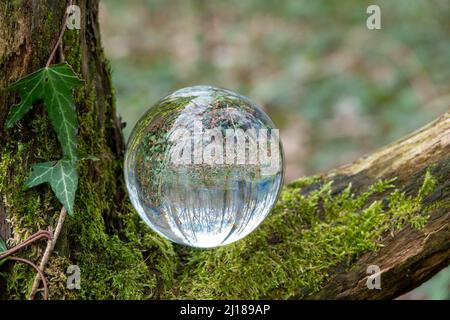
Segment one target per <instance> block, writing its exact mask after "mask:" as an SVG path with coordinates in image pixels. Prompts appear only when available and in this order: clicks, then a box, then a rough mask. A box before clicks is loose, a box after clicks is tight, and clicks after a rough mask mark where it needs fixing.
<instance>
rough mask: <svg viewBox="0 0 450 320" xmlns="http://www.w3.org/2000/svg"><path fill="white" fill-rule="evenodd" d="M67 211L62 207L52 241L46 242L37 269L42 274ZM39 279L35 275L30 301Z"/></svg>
mask: <svg viewBox="0 0 450 320" xmlns="http://www.w3.org/2000/svg"><path fill="white" fill-rule="evenodd" d="M66 215H67V210H66V208H64V207H62V209H61V212H60V213H59V218H58V223H57V224H56V228H55V232H54V233H53V237H52V240H49V241H48V242H47V247H46V248H45V251H44V255H43V256H42V260H41V263H40V264H39V269H40V270H41V271H42V272H45V269H46V267H47V263H48V259H49V258H50V256H51V254H52V253H53V250H54V249H55V244H56V241H57V240H58V238H59V235H60V234H61V230H62V227H63V224H64V220H65V219H66ZM41 279H42V277H40V276H39V275H36V277H35V278H34V282H33V287H32V288H31V293H30V300H33V299H34V297H35V296H36V293H37V291H38V289H39V285H40V284H41ZM44 285H45V284H44Z"/></svg>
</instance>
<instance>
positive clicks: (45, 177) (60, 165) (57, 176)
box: [25, 159, 78, 215]
mask: <svg viewBox="0 0 450 320" xmlns="http://www.w3.org/2000/svg"><path fill="white" fill-rule="evenodd" d="M46 182H48V183H49V184H50V186H51V188H52V190H53V192H54V193H55V195H56V197H57V198H58V200H59V201H60V202H61V203H62V204H63V205H64V207H65V208H66V209H67V212H68V213H69V214H71V215H73V207H74V202H75V192H76V191H77V188H78V173H77V170H76V164H75V163H74V162H73V161H72V160H70V159H63V160H59V161H51V162H42V163H37V164H34V165H33V167H32V172H31V175H30V177H28V179H27V180H26V181H25V185H26V186H27V187H28V188H31V187H34V186H37V185H40V184H42V183H46Z"/></svg>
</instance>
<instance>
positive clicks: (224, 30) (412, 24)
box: [100, 0, 450, 299]
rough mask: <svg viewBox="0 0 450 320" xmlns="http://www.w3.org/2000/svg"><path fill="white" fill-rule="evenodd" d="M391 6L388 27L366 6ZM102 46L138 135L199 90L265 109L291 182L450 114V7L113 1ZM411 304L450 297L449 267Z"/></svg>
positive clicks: (408, 2)
mask: <svg viewBox="0 0 450 320" xmlns="http://www.w3.org/2000/svg"><path fill="white" fill-rule="evenodd" d="M370 4H377V5H379V6H380V8H381V26H382V29H381V30H369V29H367V27H366V19H367V17H368V16H369V15H368V14H367V13H366V9H367V7H368V6H369V5H370ZM100 19H101V27H102V38H103V39H102V40H103V44H104V47H105V50H106V53H107V56H108V58H109V59H110V60H111V66H112V70H113V82H114V86H115V88H116V96H117V106H118V111H119V113H120V115H121V116H122V119H123V120H124V121H125V122H127V127H126V128H125V135H126V138H127V137H128V135H129V133H130V131H131V129H132V128H133V126H134V123H135V122H136V121H137V120H138V119H139V117H140V116H141V115H142V114H143V113H144V112H145V111H146V110H147V108H148V107H150V106H151V105H152V104H153V103H155V102H156V101H157V100H158V99H159V98H161V97H163V96H165V95H167V94H168V93H170V92H172V91H174V90H176V89H179V88H182V87H186V86H191V85H197V84H210V85H215V86H219V87H225V88H228V89H231V90H233V91H236V92H239V93H241V94H243V95H246V96H248V97H250V98H251V99H252V100H254V101H256V102H257V103H259V104H260V105H261V106H262V107H263V109H264V110H265V111H266V112H267V113H268V114H269V115H270V117H271V118H272V119H273V120H274V122H275V123H276V125H277V126H278V127H279V128H280V129H281V137H282V140H283V144H284V147H285V153H286V166H287V171H286V181H290V180H293V179H295V178H297V177H300V176H302V175H307V174H312V173H316V172H318V171H323V170H327V169H329V168H332V167H336V166H338V165H340V164H343V163H346V162H349V161H352V160H354V159H356V158H358V157H359V156H361V155H363V154H365V153H368V152H370V151H372V150H374V149H376V148H377V147H380V146H382V145H385V144H387V143H390V142H393V141H394V140H396V139H398V138H400V137H401V136H403V135H405V134H407V133H409V132H411V131H414V130H416V129H418V128H419V127H420V126H422V125H424V124H426V123H427V122H429V121H430V120H432V119H434V118H436V117H437V116H439V115H440V114H442V113H444V112H445V111H447V110H448V109H449V106H450V86H449V84H450V68H449V67H450V63H449V62H450V41H449V40H450V1H448V0H431V1H430V0H428V1H426V0H423V1H421V0H402V1H399V0H397V1H395V2H394V1H388V0H386V1H360V0H348V1H342V0H341V1H325V0H323V1H318V0H315V1H306V0H304V1H302V0H284V1H280V0H278V1H275V0H273V1H267V0H266V1H264V0H245V1H244V0H227V1H214V0H209V1H207V0H204V1H201V0H190V1H189V0H134V1H120V0H104V1H102V5H101V9H100ZM402 298H405V299H414V298H430V299H450V268H447V269H446V270H444V271H442V272H441V273H440V274H438V275H437V276H435V277H434V278H433V279H432V280H431V281H429V282H428V283H426V284H424V285H423V286H422V287H420V288H418V289H416V290H414V291H413V292H411V293H409V294H407V295H406V296H404V297H402Z"/></svg>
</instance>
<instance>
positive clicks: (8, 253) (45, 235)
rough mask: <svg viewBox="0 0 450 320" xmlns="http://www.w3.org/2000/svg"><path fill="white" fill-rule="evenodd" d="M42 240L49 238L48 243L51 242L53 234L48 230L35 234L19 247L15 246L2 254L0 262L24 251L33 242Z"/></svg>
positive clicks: (0, 254)
mask: <svg viewBox="0 0 450 320" xmlns="http://www.w3.org/2000/svg"><path fill="white" fill-rule="evenodd" d="M42 238H47V239H48V241H51V240H52V234H51V233H50V232H49V231H46V230H41V231H38V232H36V233H35V234H33V235H32V236H30V237H29V238H28V239H26V240H25V241H23V242H21V243H19V244H18V245H17V246H15V247H13V248H11V249H9V250H6V251H5V252H2V253H0V260H2V259H6V258H7V257H9V256H11V255H13V254H14V253H16V252H18V251H20V250H22V249H23V248H25V247H27V246H29V245H30V244H32V243H33V242H35V241H37V240H39V239H42Z"/></svg>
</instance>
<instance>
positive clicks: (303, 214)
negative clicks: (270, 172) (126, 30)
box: [0, 0, 450, 299]
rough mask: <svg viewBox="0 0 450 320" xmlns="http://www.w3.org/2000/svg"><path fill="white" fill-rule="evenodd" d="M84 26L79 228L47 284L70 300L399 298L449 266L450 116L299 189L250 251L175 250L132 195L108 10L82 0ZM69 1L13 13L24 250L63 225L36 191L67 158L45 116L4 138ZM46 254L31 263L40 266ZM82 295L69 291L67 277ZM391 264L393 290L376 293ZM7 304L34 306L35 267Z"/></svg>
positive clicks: (11, 53) (48, 198) (13, 206)
mask: <svg viewBox="0 0 450 320" xmlns="http://www.w3.org/2000/svg"><path fill="white" fill-rule="evenodd" d="M74 4H76V5H78V6H80V8H81V13H82V15H81V17H82V19H81V29H80V30H67V31H66V33H65V36H64V41H63V46H62V52H60V53H59V58H58V59H62V57H63V56H64V57H65V59H66V60H67V62H68V63H69V64H71V65H72V67H73V68H74V70H75V71H76V72H77V73H78V74H79V75H80V77H82V78H83V79H84V80H85V84H84V86H83V87H82V88H80V89H77V90H76V92H75V97H76V108H77V116H78V122H79V130H78V140H79V153H80V154H81V155H94V156H96V157H98V158H99V161H95V162H92V161H83V162H82V163H80V167H79V172H80V183H79V191H78V193H77V198H76V208H75V215H74V216H73V217H68V218H67V220H66V222H65V225H64V228H63V233H62V235H61V237H60V239H59V240H58V243H57V246H56V249H55V252H54V254H53V255H52V257H51V259H50V261H49V264H48V268H47V270H46V276H47V277H48V279H49V282H50V297H51V298H54V299H57V298H66V299H70V298H97V299H102V298H108V299H111V298H122V299H129V298H136V299H151V298H153V299H154V298H289V297H296V298H393V297H396V296H398V295H399V294H401V293H404V292H406V291H407V290H410V289H412V288H414V287H415V286H417V285H419V284H420V283H422V282H423V281H425V280H426V279H428V278H429V277H431V276H432V275H433V274H434V273H436V272H437V271H438V270H440V269H442V268H443V267H444V266H446V265H448V263H449V255H450V248H449V243H450V241H449V240H450V236H449V235H450V232H449V211H450V209H449V201H450V199H449V193H450V192H449V189H450V185H449V183H450V182H449V176H450V160H449V156H448V155H449V151H450V116H449V114H446V115H444V116H443V117H441V118H440V119H439V120H438V121H436V122H434V123H433V124H430V125H429V126H428V127H426V128H424V129H423V130H421V131H418V132H417V133H415V134H413V135H411V136H410V137H407V138H405V139H404V140H402V141H399V142H397V143H395V144H393V145H391V146H388V147H387V148H385V149H383V150H381V151H379V152H377V153H374V154H373V155H371V156H368V157H365V158H363V159H361V160H359V161H357V162H355V163H353V164H351V165H348V166H345V167H343V168H339V169H337V170H334V171H332V172H330V173H326V174H322V175H320V176H317V177H310V178H304V179H301V180H299V181H297V182H294V183H292V184H290V185H289V186H287V187H286V188H285V190H284V191H283V193H282V196H281V199H280V201H279V203H278V205H277V207H276V208H275V209H274V210H273V212H272V213H271V214H270V216H269V217H268V218H267V220H266V221H265V222H264V223H263V225H262V226H261V227H260V228H259V229H258V230H257V231H256V232H254V233H253V234H251V235H250V236H249V237H247V238H245V239H243V240H241V241H239V242H238V243H235V244H232V245H229V246H226V247H222V248H218V249H214V250H194V249H190V248H186V247H181V246H177V245H173V244H171V243H169V242H167V241H166V240H163V239H162V238H160V237H159V236H157V235H155V234H154V233H153V232H151V231H149V229H148V228H147V227H146V226H145V225H144V224H143V222H141V221H140V219H139V218H138V217H137V215H136V214H135V213H134V211H133V210H132V208H131V206H130V204H129V202H128V199H127V196H126V193H125V188H124V183H123V177H122V157H123V152H124V142H123V139H122V134H121V122H120V120H119V119H118V118H117V116H116V112H115V106H114V94H113V89H112V86H111V80H110V71H109V68H108V65H107V62H106V61H105V58H104V55H103V51H102V49H101V44H100V33H99V25H98V20H97V13H98V1H87V0H80V1H74ZM66 5H67V4H65V3H64V1H54V0H40V1H35V0H23V1H2V2H1V3H0V88H2V89H1V91H0V235H1V237H2V238H4V239H7V242H8V245H9V246H13V245H15V244H17V243H19V242H20V241H23V240H24V239H25V238H26V237H28V236H29V235H31V234H32V233H34V232H36V231H37V230H39V229H47V228H52V227H54V225H55V222H56V220H57V218H58V214H59V211H60V204H59V203H58V201H57V200H56V199H55V197H54V195H53V194H52V192H51V190H50V188H49V187H48V186H40V187H38V188H33V189H31V190H24V188H23V181H24V179H25V178H26V176H27V175H28V174H29V171H30V166H31V164H32V163H35V162H42V161H48V160H52V159H59V158H60V157H61V154H60V153H61V151H60V148H59V145H58V143H57V139H56V136H55V134H54V132H53V131H52V127H51V125H50V123H49V121H48V118H47V116H46V114H45V112H44V111H43V108H42V106H40V105H35V106H34V108H33V111H32V112H30V113H29V114H28V115H27V116H26V117H25V119H24V120H22V121H21V122H20V125H18V126H16V127H15V128H13V129H11V130H8V131H6V130H4V129H3V123H4V120H5V117H6V115H7V113H8V110H9V108H10V107H11V106H12V105H13V104H14V103H16V102H17V99H18V97H17V96H15V95H14V94H11V93H9V92H7V91H6V90H4V88H5V87H6V86H7V85H8V84H10V83H12V82H13V81H15V80H16V79H18V78H20V77H22V76H24V75H26V74H27V73H30V72H32V71H34V70H36V69H38V68H41V67H43V66H44V65H45V62H46V60H47V58H48V56H49V53H50V51H51V49H52V47H53V45H54V44H55V42H56V39H57V37H58V33H59V30H60V28H61V24H62V18H63V16H64V12H65V9H66ZM44 248H45V243H40V244H37V245H34V246H33V247H31V248H29V249H27V250H26V251H23V252H21V253H20V255H21V256H23V257H26V258H28V259H30V260H32V261H36V262H37V261H38V260H39V259H40V257H41V255H42V252H43V250H44ZM74 264H76V265H78V266H79V267H80V269H81V289H80V290H68V289H67V288H66V282H65V279H66V274H65V271H66V268H67V267H68V266H69V265H74ZM369 265H377V266H379V267H380V274H381V287H382V289H381V290H369V289H368V288H367V286H366V280H367V276H368V275H367V274H366V269H367V267H368V266H369ZM0 272H1V275H0V298H8V299H23V298H27V296H28V294H29V291H30V287H31V284H32V282H33V278H34V276H35V275H34V272H33V270H30V269H29V268H27V267H26V266H23V265H18V264H15V265H14V264H12V263H7V264H4V265H3V266H2V267H1V269H0Z"/></svg>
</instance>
